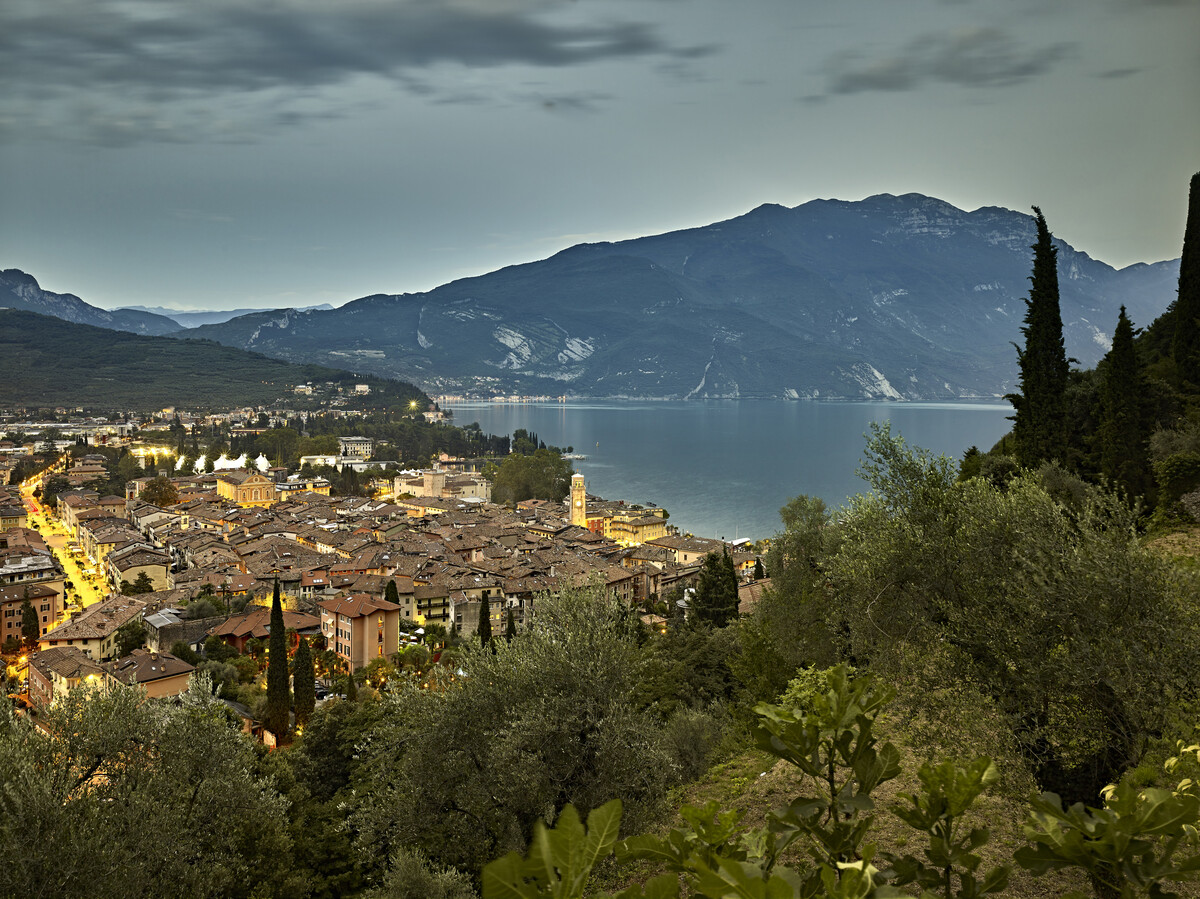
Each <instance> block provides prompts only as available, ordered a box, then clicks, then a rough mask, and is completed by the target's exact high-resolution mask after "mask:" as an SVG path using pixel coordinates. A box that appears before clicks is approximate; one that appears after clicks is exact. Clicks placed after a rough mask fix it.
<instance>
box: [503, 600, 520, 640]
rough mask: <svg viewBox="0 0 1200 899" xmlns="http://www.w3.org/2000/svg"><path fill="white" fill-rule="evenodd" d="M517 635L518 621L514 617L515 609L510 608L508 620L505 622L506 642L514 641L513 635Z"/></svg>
mask: <svg viewBox="0 0 1200 899" xmlns="http://www.w3.org/2000/svg"><path fill="white" fill-rule="evenodd" d="M516 635H517V622H516V620H515V619H514V618H513V610H512V609H511V608H510V609H509V610H508V620H507V621H505V623H504V642H505V643H512V641H513V637H515V636H516Z"/></svg>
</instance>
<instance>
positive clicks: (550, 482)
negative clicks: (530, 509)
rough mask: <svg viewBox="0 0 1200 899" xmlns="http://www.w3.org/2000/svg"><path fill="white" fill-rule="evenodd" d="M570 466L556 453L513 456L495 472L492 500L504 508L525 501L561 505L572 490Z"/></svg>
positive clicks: (571, 470)
mask: <svg viewBox="0 0 1200 899" xmlns="http://www.w3.org/2000/svg"><path fill="white" fill-rule="evenodd" d="M572 474H574V469H572V468H571V463H570V462H569V461H567V460H566V459H564V458H563V457H562V456H560V455H559V454H558V453H556V452H552V451H551V450H548V449H539V450H537V451H536V452H534V453H533V454H532V455H522V454H520V453H512V454H510V455H508V456H506V457H505V458H504V461H503V462H502V463H501V464H500V467H499V468H498V469H496V471H495V474H494V479H493V483H492V499H493V501H495V502H496V503H499V504H501V505H504V504H507V503H519V502H521V501H522V500H526V499H545V500H550V501H551V502H556V503H558V502H562V501H563V499H564V498H565V497H566V495H567V493H569V492H570V490H571V475H572Z"/></svg>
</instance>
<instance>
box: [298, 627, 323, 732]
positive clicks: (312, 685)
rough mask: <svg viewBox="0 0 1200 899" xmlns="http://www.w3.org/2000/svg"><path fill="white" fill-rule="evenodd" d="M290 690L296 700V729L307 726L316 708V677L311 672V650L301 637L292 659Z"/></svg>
mask: <svg viewBox="0 0 1200 899" xmlns="http://www.w3.org/2000/svg"><path fill="white" fill-rule="evenodd" d="M292 690H293V692H294V695H295V700H296V727H297V728H301V727H304V725H306V724H308V721H309V719H310V718H312V713H313V709H315V708H316V706H317V677H316V672H315V671H314V670H313V657H312V650H311V649H309V646H308V641H307V640H306V639H304V638H303V637H301V638H300V645H299V646H297V647H296V654H295V656H294V658H293V659H292Z"/></svg>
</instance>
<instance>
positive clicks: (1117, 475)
mask: <svg viewBox="0 0 1200 899" xmlns="http://www.w3.org/2000/svg"><path fill="white" fill-rule="evenodd" d="M1101 375H1102V387H1101V416H1100V425H1099V428H1098V429H1097V432H1096V436H1097V439H1098V441H1099V444H1100V469H1101V471H1102V472H1103V474H1104V476H1105V477H1107V478H1108V479H1109V481H1111V482H1112V483H1113V484H1115V485H1118V486H1119V487H1121V488H1122V489H1123V490H1124V491H1125V493H1126V495H1127V496H1129V497H1131V498H1132V497H1137V496H1145V495H1146V494H1147V493H1148V492H1149V490H1150V469H1149V461H1148V459H1147V456H1146V440H1147V436H1148V435H1147V433H1146V430H1147V429H1146V415H1145V413H1144V412H1143V408H1142V405H1143V403H1144V402H1145V399H1144V398H1145V393H1146V390H1145V385H1144V378H1143V377H1142V371H1141V367H1140V366H1139V364H1138V360H1137V355H1136V353H1135V351H1134V347H1133V325H1132V324H1130V321H1129V319H1128V317H1127V316H1126V315H1125V307H1124V306H1122V307H1121V313H1120V315H1119V317H1118V318H1117V328H1116V331H1115V332H1114V334H1113V343H1112V349H1111V350H1110V351H1109V353H1108V356H1107V357H1106V358H1105V361H1104V363H1103V364H1102V366H1101Z"/></svg>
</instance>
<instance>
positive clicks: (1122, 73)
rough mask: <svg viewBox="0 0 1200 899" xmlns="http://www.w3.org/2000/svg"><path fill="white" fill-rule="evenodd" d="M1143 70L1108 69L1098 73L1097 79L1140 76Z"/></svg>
mask: <svg viewBox="0 0 1200 899" xmlns="http://www.w3.org/2000/svg"><path fill="white" fill-rule="evenodd" d="M1144 71H1146V70H1145V69H1109V70H1108V71H1106V72H1100V73H1099V74H1098V75H1097V76H1096V77H1097V78H1128V77H1129V76H1130V75H1140V74H1141V73H1142V72H1144Z"/></svg>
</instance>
